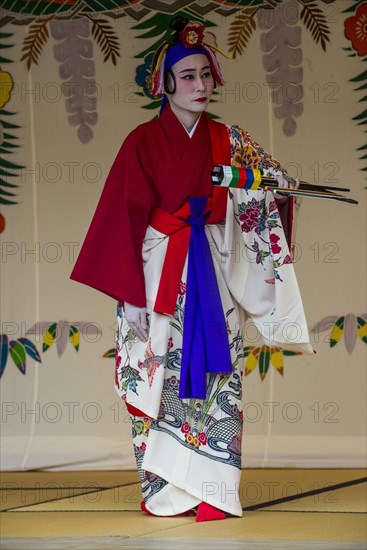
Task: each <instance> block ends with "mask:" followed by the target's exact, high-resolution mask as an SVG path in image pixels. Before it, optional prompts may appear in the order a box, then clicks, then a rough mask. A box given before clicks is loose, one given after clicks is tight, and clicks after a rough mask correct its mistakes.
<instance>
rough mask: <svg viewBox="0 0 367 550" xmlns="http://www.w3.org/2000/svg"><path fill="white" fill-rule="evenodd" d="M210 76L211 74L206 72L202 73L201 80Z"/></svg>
mask: <svg viewBox="0 0 367 550" xmlns="http://www.w3.org/2000/svg"><path fill="white" fill-rule="evenodd" d="M211 76H212V73H211V72H210V71H208V72H207V73H204V74H203V76H202V78H210V77H211Z"/></svg>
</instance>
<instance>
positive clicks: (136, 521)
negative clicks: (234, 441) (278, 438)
mask: <svg viewBox="0 0 367 550" xmlns="http://www.w3.org/2000/svg"><path fill="white" fill-rule="evenodd" d="M240 496H241V502H242V506H243V509H244V516H243V518H240V519H239V518H234V519H226V520H225V521H216V522H207V523H196V522H195V518H192V517H188V518H156V517H151V516H148V515H146V514H144V513H143V512H141V511H140V506H139V504H140V500H141V494H140V485H139V482H138V476H137V473H136V472H111V471H110V472H6V473H3V474H2V475H1V509H2V514H1V545H0V548H1V550H13V549H16V550H23V549H24V550H25V549H27V550H33V549H37V550H51V549H52V550H56V549H57V550H61V549H62V550H64V549H65V550H68V549H78V550H97V549H98V550H100V549H101V550H102V549H103V550H109V549H115V548H121V549H124V550H126V549H128V548H131V549H134V550H138V549H152V550H153V549H157V550H158V549H172V550H174V549H176V550H180V549H182V550H183V549H184V550H196V549H202V550H204V549H211V550H216V549H219V548H220V549H221V550H227V549H228V550H232V549H233V550H234V549H236V550H237V549H243V550H247V549H248V550H264V549H269V550H270V549H271V550H273V549H274V550H277V549H284V550H288V549H292V550H293V549H294V550H298V549H305V550H306V549H307V550H308V549H311V548H312V549H313V550H317V549H319V548H320V549H324V550H326V549H327V550H341V549H343V550H354V549H361V550H362V549H363V550H366V549H367V544H366V541H367V515H366V502H367V478H366V471H365V470H331V469H328V470H314V469H312V470H278V469H268V470H264V469H259V470H257V469H251V470H245V471H243V474H242V481H241V487H240Z"/></svg>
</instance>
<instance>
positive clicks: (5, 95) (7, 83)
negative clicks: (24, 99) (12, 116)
mask: <svg viewBox="0 0 367 550" xmlns="http://www.w3.org/2000/svg"><path fill="white" fill-rule="evenodd" d="M13 86H14V82H13V79H12V77H11V74H10V73H7V72H5V71H2V70H1V69H0V109H2V108H3V107H4V105H6V103H8V101H9V99H10V94H11V91H12V89H13Z"/></svg>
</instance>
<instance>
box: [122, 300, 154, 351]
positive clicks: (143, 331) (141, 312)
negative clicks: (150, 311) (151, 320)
mask: <svg viewBox="0 0 367 550" xmlns="http://www.w3.org/2000/svg"><path fill="white" fill-rule="evenodd" d="M124 312H125V319H126V322H127V324H128V325H129V327H130V328H131V329H132V330H133V331H134V332H135V334H136V336H137V337H138V338H139V340H141V341H142V342H147V341H148V325H147V313H146V309H145V307H138V306H134V305H133V304H129V303H128V302H125V304H124Z"/></svg>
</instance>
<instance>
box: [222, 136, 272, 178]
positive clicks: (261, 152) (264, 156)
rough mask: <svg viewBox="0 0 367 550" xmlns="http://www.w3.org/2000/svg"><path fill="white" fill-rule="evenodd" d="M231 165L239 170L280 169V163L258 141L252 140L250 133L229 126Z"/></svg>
mask: <svg viewBox="0 0 367 550" xmlns="http://www.w3.org/2000/svg"><path fill="white" fill-rule="evenodd" d="M227 130H228V134H229V141H230V149H231V159H232V161H231V164H233V165H234V166H237V167H239V168H254V169H257V168H259V166H260V164H261V167H262V168H264V169H266V168H280V163H279V162H278V161H277V160H275V159H273V158H272V156H271V155H270V154H269V153H268V152H267V151H265V149H263V148H262V147H261V146H260V145H259V144H258V143H257V142H256V141H254V140H253V139H251V136H250V134H249V133H248V132H245V131H244V130H242V129H241V128H239V127H238V126H227Z"/></svg>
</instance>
